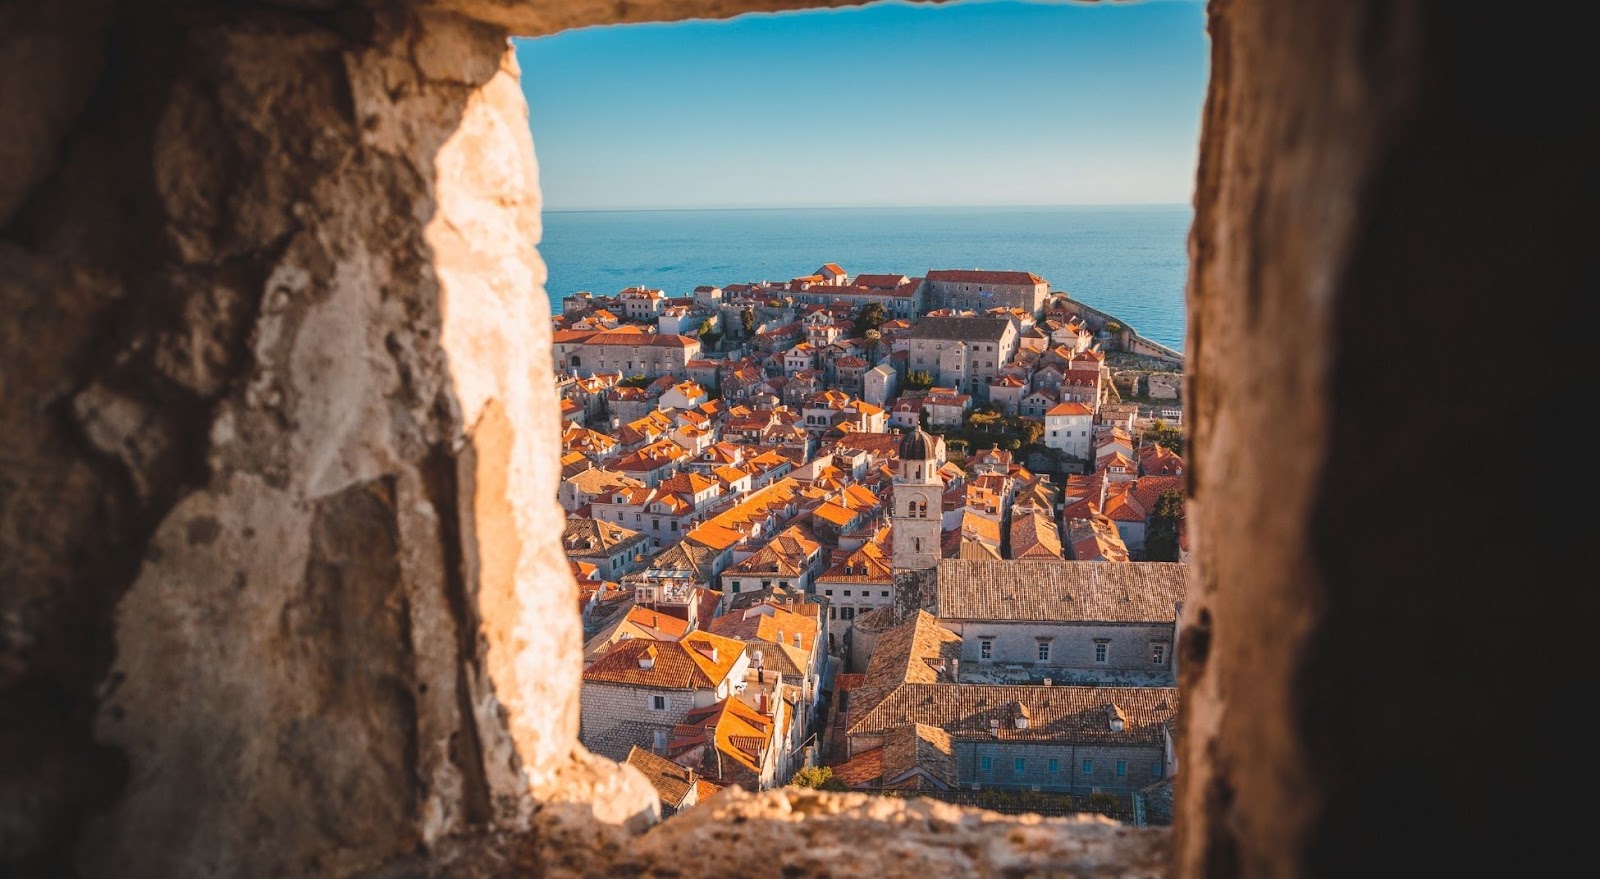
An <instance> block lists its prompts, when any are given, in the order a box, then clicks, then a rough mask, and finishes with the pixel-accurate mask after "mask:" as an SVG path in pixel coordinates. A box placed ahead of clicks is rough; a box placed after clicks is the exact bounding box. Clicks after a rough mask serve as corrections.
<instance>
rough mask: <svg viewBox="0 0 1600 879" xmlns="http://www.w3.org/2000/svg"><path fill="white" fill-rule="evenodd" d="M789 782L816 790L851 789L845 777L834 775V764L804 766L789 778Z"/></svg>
mask: <svg viewBox="0 0 1600 879" xmlns="http://www.w3.org/2000/svg"><path fill="white" fill-rule="evenodd" d="M789 784H791V785H793V786H795V787H809V788H814V789H816V790H849V788H847V787H846V786H845V783H844V780H843V779H840V778H837V777H835V776H834V774H833V767H832V766H802V767H800V768H799V769H798V770H796V771H795V773H794V776H793V777H792V778H790V779H789Z"/></svg>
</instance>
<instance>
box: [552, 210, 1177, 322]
mask: <svg viewBox="0 0 1600 879" xmlns="http://www.w3.org/2000/svg"><path fill="white" fill-rule="evenodd" d="M1193 213H1194V212H1193V210H1192V208H1191V207H1190V206H1188V205H1137V206H1112V207H1077V206H1075V207H1033V206H1029V207H985V208H973V207H960V208H955V207H950V208H943V207H918V208H784V209H728V210H640V211H546V212H545V214H544V240H543V241H542V243H541V244H540V245H539V250H540V253H541V254H542V255H543V256H544V260H545V263H546V265H547V266H548V267H549V279H548V281H547V283H546V290H547V291H548V293H549V296H550V303H551V311H552V313H559V312H560V311H561V299H562V297H564V296H568V295H571V294H573V293H576V292H578V291H581V290H588V291H590V292H593V293H598V294H606V295H611V294H615V293H617V292H618V291H620V290H622V289H623V288H625V287H632V286H643V287H647V288H651V289H658V290H664V291H666V293H667V295H669V296H687V295H689V294H690V292H691V291H693V290H694V288H695V287H698V286H700V285H703V284H710V285H714V286H725V285H728V284H738V283H755V282H758V281H774V282H778V281H787V280H788V279H790V278H794V277H799V276H802V275H809V274H812V273H813V272H815V271H816V270H817V268H818V267H820V266H822V265H823V264H825V263H834V264H837V265H838V266H839V267H841V268H843V269H844V271H845V272H846V274H848V275H851V276H855V275H858V274H868V273H873V274H902V275H907V276H910V277H919V276H922V275H924V274H926V273H927V271H928V270H930V269H984V270H988V271H1025V272H1033V273H1034V274H1036V275H1039V276H1040V277H1042V278H1044V279H1045V280H1046V281H1049V282H1050V289H1051V290H1052V291H1056V292H1064V293H1066V294H1068V295H1069V296H1071V297H1072V298H1073V299H1076V300H1078V301H1080V302H1083V303H1085V304H1087V305H1091V306H1093V307H1095V308H1097V309H1099V310H1101V311H1105V312H1108V313H1110V314H1113V315H1115V316H1117V317H1118V318H1120V319H1121V320H1122V321H1123V322H1124V323H1126V324H1128V325H1129V326H1132V327H1133V328H1134V329H1135V330H1137V331H1138V332H1139V334H1140V335H1142V336H1144V337H1146V338H1148V339H1151V340H1153V341H1156V342H1160V343H1161V344H1163V345H1166V346H1168V347H1170V348H1174V349H1176V350H1179V351H1182V350H1183V341H1184V328H1185V325H1186V324H1185V309H1184V284H1185V282H1186V280H1187V275H1188V271H1189V253H1188V234H1189V225H1190V222H1191V221H1192V219H1193Z"/></svg>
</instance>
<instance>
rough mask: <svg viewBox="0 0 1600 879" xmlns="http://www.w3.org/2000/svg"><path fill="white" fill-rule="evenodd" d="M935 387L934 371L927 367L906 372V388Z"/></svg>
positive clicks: (917, 389) (914, 389)
mask: <svg viewBox="0 0 1600 879" xmlns="http://www.w3.org/2000/svg"><path fill="white" fill-rule="evenodd" d="M931 387H933V373H931V372H928V371H927V370H926V369H913V370H912V371H910V372H908V373H906V390H908V391H926V390H927V389H929V388H931Z"/></svg>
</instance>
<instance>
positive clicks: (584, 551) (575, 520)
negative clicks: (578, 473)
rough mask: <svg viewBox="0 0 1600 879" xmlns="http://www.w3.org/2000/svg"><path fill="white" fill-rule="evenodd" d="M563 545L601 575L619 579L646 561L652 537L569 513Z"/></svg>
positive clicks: (562, 538) (566, 550)
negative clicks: (592, 566) (591, 565)
mask: <svg viewBox="0 0 1600 879" xmlns="http://www.w3.org/2000/svg"><path fill="white" fill-rule="evenodd" d="M590 472H593V471H590ZM561 548H562V551H564V552H565V553H566V554H567V558H569V559H572V560H573V561H579V562H589V563H590V564H593V565H594V566H595V569H596V570H597V572H598V573H599V575H600V576H602V577H604V578H605V579H607V580H618V579H621V578H622V576H623V575H624V574H627V573H630V572H631V571H633V569H634V568H636V567H638V566H639V565H640V564H641V563H643V562H644V558H645V556H647V555H649V553H650V539H649V538H648V537H646V536H645V535H644V534H643V533H641V532H638V531H634V530H633V529H631V528H625V527H623V526H621V525H618V524H616V523H614V522H607V521H605V520H603V519H599V518H594V519H588V518H581V517H576V516H569V517H568V518H567V526H566V528H565V530H563V531H562V534H561Z"/></svg>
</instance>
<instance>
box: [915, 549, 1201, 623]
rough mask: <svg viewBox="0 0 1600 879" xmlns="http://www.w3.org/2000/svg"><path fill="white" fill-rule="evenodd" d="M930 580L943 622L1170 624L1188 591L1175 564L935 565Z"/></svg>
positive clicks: (1184, 568) (1185, 572)
mask: <svg viewBox="0 0 1600 879" xmlns="http://www.w3.org/2000/svg"><path fill="white" fill-rule="evenodd" d="M937 577H938V585H937V590H938V608H939V610H938V615H939V617H940V618H941V619H950V620H1015V621H1023V622H1106V623H1173V622H1176V621H1177V614H1178V607H1179V605H1180V604H1181V603H1182V602H1183V601H1184V599H1185V597H1186V596H1187V594H1188V590H1189V566H1188V565H1186V564H1182V563H1180V562H1073V561H1062V562H1055V561H990V560H984V559H941V560H940V561H939V567H938V570H937Z"/></svg>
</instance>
